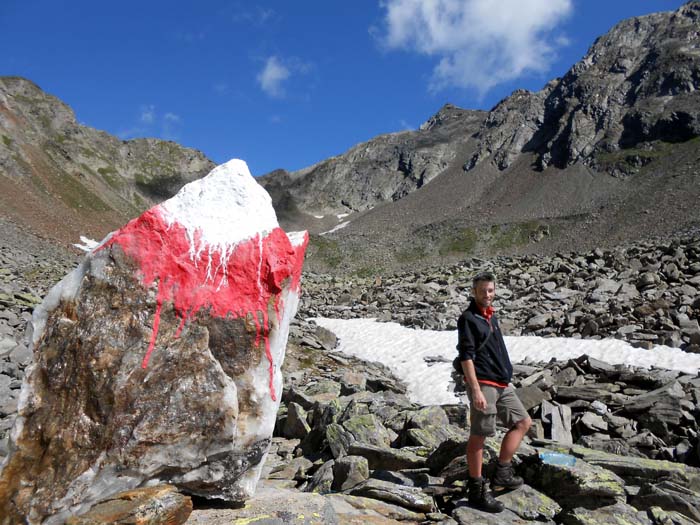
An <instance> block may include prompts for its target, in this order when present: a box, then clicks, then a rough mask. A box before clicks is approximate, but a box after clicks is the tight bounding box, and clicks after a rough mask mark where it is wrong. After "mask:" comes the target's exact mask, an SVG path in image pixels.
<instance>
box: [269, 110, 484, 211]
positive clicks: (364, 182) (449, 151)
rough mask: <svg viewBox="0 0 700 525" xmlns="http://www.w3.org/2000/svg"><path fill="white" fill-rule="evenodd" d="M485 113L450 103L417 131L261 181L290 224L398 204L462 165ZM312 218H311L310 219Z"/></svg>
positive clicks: (393, 135)
mask: <svg viewBox="0 0 700 525" xmlns="http://www.w3.org/2000/svg"><path fill="white" fill-rule="evenodd" d="M485 115H486V113H485V112H483V111H472V110H465V109H461V108H458V107H456V106H453V105H451V104H446V105H445V106H443V107H442V108H441V109H440V111H438V112H437V113H436V114H435V115H433V116H432V117H431V118H430V119H429V120H428V121H426V122H425V123H424V124H423V125H422V126H421V128H420V129H419V130H417V131H403V132H398V133H390V134H386V135H380V136H379V137H376V138H374V139H371V140H369V141H367V142H363V143H361V144H358V145H357V146H355V147H353V148H351V149H350V150H348V151H347V152H346V153H344V154H342V155H338V156H336V157H332V158H330V159H326V160H324V161H322V162H319V163H318V164H315V165H313V166H310V167H308V168H305V169H303V170H299V171H295V172H291V173H290V172H287V171H285V170H277V171H274V172H272V173H269V174H266V175H264V176H262V177H261V178H260V183H261V184H262V185H263V186H264V187H265V189H267V190H268V192H269V193H270V194H271V196H272V198H273V202H275V205H276V209H277V210H278V213H280V214H281V215H282V218H285V219H287V220H294V219H297V220H299V218H300V217H298V215H299V213H300V212H303V213H304V214H306V215H316V216H318V215H319V214H320V215H324V214H338V213H348V212H356V211H364V210H368V209H371V208H373V207H374V206H376V205H378V204H380V203H383V202H393V201H397V200H399V199H401V198H403V197H405V196H406V195H408V194H409V193H411V192H413V191H415V190H417V189H419V188H421V187H423V186H424V185H425V184H427V183H428V182H430V181H431V180H433V179H434V178H435V177H436V176H437V175H439V174H440V173H442V172H443V171H444V170H445V169H446V168H447V167H448V166H449V165H451V164H453V163H455V162H460V161H461V159H462V157H463V155H464V151H465V148H468V147H469V145H470V143H471V141H472V139H471V136H472V135H473V134H474V133H475V132H476V131H477V130H478V129H479V126H480V125H481V123H482V121H483V119H484V117H485ZM307 220H308V219H307Z"/></svg>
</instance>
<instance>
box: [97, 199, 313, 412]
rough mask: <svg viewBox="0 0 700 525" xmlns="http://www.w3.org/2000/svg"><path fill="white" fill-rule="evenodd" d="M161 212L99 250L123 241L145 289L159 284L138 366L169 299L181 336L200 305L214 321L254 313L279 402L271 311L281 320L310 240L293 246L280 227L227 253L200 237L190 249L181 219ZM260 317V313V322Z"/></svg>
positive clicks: (296, 288)
mask: <svg viewBox="0 0 700 525" xmlns="http://www.w3.org/2000/svg"><path fill="white" fill-rule="evenodd" d="M162 214H163V211H162V210H161V209H160V207H159V206H156V207H154V208H151V209H150V210H148V211H147V212H145V213H144V214H143V215H141V216H140V217H139V218H137V219H134V220H133V221H131V222H129V223H128V224H127V225H126V226H125V227H124V228H122V229H121V230H119V231H118V232H117V233H115V234H114V235H113V236H112V237H111V238H110V239H109V241H108V242H107V243H105V245H104V246H102V247H101V248H105V247H108V246H112V245H114V244H118V245H119V246H121V248H122V249H123V250H124V252H125V253H126V254H127V255H129V256H130V257H132V258H133V259H134V260H135V261H136V262H137V264H138V266H139V268H140V271H141V279H142V283H143V284H144V285H145V286H151V285H153V284H154V283H156V282H157V283H158V284H157V286H158V294H157V299H156V312H155V317H154V320H153V333H152V336H151V340H150V343H149V346H148V350H147V351H146V354H145V356H144V358H143V362H142V365H141V366H142V367H143V368H146V367H147V366H148V362H149V359H150V357H151V353H152V352H153V349H154V347H155V344H156V339H157V337H158V327H159V324H160V313H161V308H162V305H163V303H164V302H166V301H167V302H172V304H173V307H174V309H175V311H176V313H177V315H179V316H180V318H181V322H180V326H179V327H178V330H177V333H176V336H178V335H179V334H180V331H181V330H182V328H183V326H184V323H185V322H186V320H187V319H188V318H190V317H192V316H194V315H195V314H196V313H197V311H198V310H199V309H200V308H203V307H207V308H209V310H210V313H211V315H214V316H217V317H226V316H227V315H232V316H234V317H246V316H247V315H248V314H252V316H253V319H254V322H255V325H256V328H257V333H256V343H255V344H256V346H257V345H259V343H260V339H262V340H263V341H264V344H265V355H266V357H267V360H268V364H269V375H270V396H271V397H272V399H273V400H275V399H276V393H275V391H274V385H273V378H274V363H273V357H272V354H271V352H270V341H269V331H270V326H269V315H268V308H269V307H270V306H272V307H273V308H274V311H275V312H276V315H277V317H278V321H279V306H280V305H279V302H280V292H281V291H282V286H283V284H284V281H285V280H286V279H289V278H291V287H292V289H293V290H294V291H296V292H298V291H299V283H300V279H301V269H302V265H303V262H304V252H305V250H306V244H307V243H308V235H306V236H305V238H304V241H303V243H302V244H301V245H299V246H293V245H292V244H291V243H290V241H289V238H288V237H287V234H286V233H285V232H284V231H283V230H282V229H281V228H275V229H274V230H272V232H270V233H269V234H268V235H267V236H265V237H263V238H262V242H261V239H260V234H258V235H256V236H255V237H253V238H250V239H247V240H245V241H242V242H240V243H238V244H237V245H235V247H234V248H233V249H232V250H231V248H229V250H228V252H226V253H224V252H223V251H222V249H221V247H217V246H211V245H207V244H206V243H205V242H203V240H202V238H201V236H200V235H198V232H195V238H194V246H192V245H191V244H190V240H188V236H187V231H186V229H185V228H184V227H183V226H182V225H180V224H179V223H177V222H174V223H172V224H170V225H169V224H167V222H166V221H165V220H164V219H163V215H162ZM271 301H272V304H270V302H271ZM258 315H262V323H261V321H260V319H259V317H258Z"/></svg>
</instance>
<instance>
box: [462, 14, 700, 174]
mask: <svg viewBox="0 0 700 525" xmlns="http://www.w3.org/2000/svg"><path fill="white" fill-rule="evenodd" d="M699 21H700V2H689V3H688V4H686V5H684V6H683V7H681V8H680V9H679V10H678V11H676V12H673V13H655V14H651V15H647V16H642V17H637V18H632V19H629V20H625V21H623V22H621V23H619V24H617V25H616V26H615V27H614V28H613V29H612V30H610V32H608V33H607V34H606V35H604V36H603V37H601V38H599V39H598V40H596V42H595V43H594V44H593V46H592V47H591V49H590V50H589V51H588V53H587V54H586V56H585V57H584V58H583V59H582V60H581V61H580V62H578V63H577V64H576V65H574V67H572V68H571V69H570V70H569V71H568V73H567V74H566V75H565V76H564V77H563V78H561V79H557V80H555V81H552V82H551V83H550V84H548V85H547V86H546V87H545V89H543V90H542V91H540V92H538V93H529V92H523V91H518V92H515V93H514V94H513V95H511V96H510V97H508V98H507V99H506V100H504V101H503V102H502V103H500V104H499V105H498V106H496V107H495V108H494V109H493V110H492V111H491V113H489V117H488V118H487V119H486V121H485V122H484V124H483V126H482V129H481V130H480V132H479V136H480V147H479V150H478V151H477V152H476V153H475V155H474V157H473V158H472V159H471V161H470V162H469V163H468V164H467V168H472V167H473V166H475V165H476V164H477V163H479V162H480V161H482V160H484V159H486V158H489V157H492V156H493V157H492V160H493V161H494V162H495V163H496V165H497V166H498V167H499V168H500V169H504V168H506V167H508V166H510V165H511V164H512V163H513V161H514V159H515V158H516V157H517V156H518V155H519V154H520V153H521V152H528V151H531V152H535V154H536V155H537V161H536V162H537V165H538V166H539V168H540V169H544V168H546V167H547V166H549V165H554V166H556V167H558V168H565V167H566V166H569V165H571V164H574V163H577V162H583V163H585V164H587V165H589V166H592V167H595V168H599V169H603V170H606V171H610V172H612V173H613V174H629V173H632V172H635V171H638V169H639V168H640V167H641V166H643V165H644V164H646V163H648V162H650V161H651V160H653V159H654V158H655V157H657V156H658V155H659V152H658V151H657V150H658V148H656V149H655V148H654V147H653V145H652V144H650V143H651V142H653V141H658V140H662V141H665V142H683V141H686V140H689V139H691V138H693V137H697V136H698V135H700V94H699V92H698V89H700V58H699V57H700V55H698V51H697V49H698V34H697V27H698V22H699ZM504 109H505V110H509V112H508V113H506V115H508V118H505V117H504ZM625 149H626V150H628V151H627V152H626V153H625V152H624V150H625Z"/></svg>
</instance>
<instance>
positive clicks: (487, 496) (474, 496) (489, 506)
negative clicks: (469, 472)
mask: <svg viewBox="0 0 700 525" xmlns="http://www.w3.org/2000/svg"><path fill="white" fill-rule="evenodd" d="M467 493H468V496H469V505H471V506H472V507H474V508H475V509H479V510H483V511H484V512H501V511H502V510H503V508H504V506H503V503H501V502H500V501H497V500H496V499H494V497H493V496H492V495H491V492H490V491H489V490H488V488H487V486H486V480H485V479H484V478H481V477H479V478H469V480H468V481H467Z"/></svg>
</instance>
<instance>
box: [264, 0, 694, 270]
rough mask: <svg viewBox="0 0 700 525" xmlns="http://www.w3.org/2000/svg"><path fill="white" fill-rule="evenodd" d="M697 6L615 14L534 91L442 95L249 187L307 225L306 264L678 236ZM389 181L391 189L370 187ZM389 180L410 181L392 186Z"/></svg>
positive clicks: (402, 264)
mask: <svg viewBox="0 0 700 525" xmlns="http://www.w3.org/2000/svg"><path fill="white" fill-rule="evenodd" d="M699 16H700V2H698V1H691V2H688V3H687V4H686V5H684V6H682V7H681V8H680V9H678V10H677V11H675V12H665V13H656V14H652V15H647V16H642V17H637V18H632V19H629V20H625V21H623V22H621V23H619V24H618V25H616V26H615V27H614V28H612V29H611V30H610V32H608V33H607V34H606V35H604V36H602V37H601V38H599V39H598V40H597V41H596V42H595V43H594V44H593V45H592V46H591V48H590V50H589V52H588V53H587V54H586V56H585V57H583V59H582V60H581V61H579V62H578V63H577V64H575V65H574V66H573V67H572V68H571V69H570V71H569V72H568V73H567V74H566V75H565V76H564V77H562V78H560V79H555V80H552V81H551V82H549V83H548V84H547V85H546V86H545V87H544V88H543V89H542V90H541V91H539V92H535V93H532V92H529V91H525V90H518V91H515V92H514V93H513V94H512V95H511V96H509V97H507V98H505V99H504V100H502V101H501V102H500V103H499V104H497V105H496V106H495V107H494V108H493V109H492V110H491V111H490V112H488V113H483V112H482V113H477V112H468V111H465V110H460V109H459V108H456V107H454V106H449V105H448V106H446V107H445V108H443V109H442V110H441V111H440V112H439V113H438V114H437V115H436V116H435V117H433V118H432V119H430V120H429V121H428V123H426V125H424V126H423V127H422V128H421V129H420V130H418V131H415V132H412V133H409V134H406V133H403V134H399V135H396V136H393V137H392V136H390V138H391V140H393V142H391V141H389V140H388V139H387V138H382V137H380V138H377V139H374V140H372V141H369V142H366V143H363V144H360V145H358V146H356V147H355V148H353V149H352V150H351V151H349V152H348V153H346V154H344V155H340V156H338V157H335V158H334V159H331V160H329V161H325V162H323V163H320V164H317V165H316V166H314V167H312V168H309V169H307V170H303V171H301V172H296V173H292V174H287V175H286V176H283V175H284V174H283V173H282V172H279V173H276V174H270V175H268V176H266V177H264V178H263V180H262V183H263V184H264V185H265V186H266V187H267V188H268V189H269V190H270V192H271V194H272V196H273V200H274V201H275V202H276V203H279V204H280V206H279V207H280V208H283V209H285V210H290V214H289V215H285V214H281V220H282V222H283V223H285V221H287V220H289V219H291V218H293V220H291V221H290V222H289V224H292V225H293V227H295V228H307V229H309V231H310V232H311V233H312V234H317V235H318V236H317V237H312V243H311V249H310V257H309V259H308V264H309V265H310V266H311V267H313V268H314V269H318V270H319V271H336V272H347V271H351V272H358V273H360V274H362V273H372V272H381V271H383V270H384V269H390V270H391V269H396V268H409V267H413V266H415V265H425V264H431V263H434V264H440V263H442V262H448V261H454V260H457V259H459V258H460V257H464V256H465V255H484V256H492V255H497V254H515V253H549V254H553V253H556V252H557V251H570V250H573V249H579V248H583V247H585V248H590V249H593V248H595V247H597V246H600V247H613V246H614V245H616V244H617V243H620V242H624V241H625V240H633V239H644V238H648V237H650V236H664V235H671V234H674V233H678V232H681V231H687V230H688V229H692V228H694V227H697V226H698V225H699V224H700V216H699V215H698V213H697V206H696V205H695V203H696V202H697V200H698V198H700V191H699V188H700V184H698V180H697V173H698V167H699V166H700V157H698V154H697V144H698V142H697V141H698V140H700V139H699V138H698V137H699V136H700V124H699V123H700V37H699V36H698V33H697V31H696V27H697V24H698V17H699ZM446 123H449V124H446ZM445 125H447V129H448V130H449V132H441V131H440V130H441V129H442V128H443V126H445ZM441 133H442V134H441ZM419 137H420V141H421V144H427V145H429V144H430V143H431V142H433V141H435V142H439V143H440V144H442V146H441V147H436V148H435V149H432V150H431V149H422V150H421V156H422V157H423V158H433V159H434V161H433V162H432V164H431V167H432V169H431V171H430V173H431V175H430V181H429V182H427V183H423V184H422V185H419V184H415V183H412V184H410V185H408V186H407V185H406V179H404V178H402V175H401V173H402V172H401V171H400V170H399V167H400V166H401V164H402V159H403V158H405V155H404V156H403V157H402V150H401V148H399V147H396V146H395V143H396V142H397V141H399V140H404V141H408V140H409V139H410V140H413V139H414V138H415V139H418V138H419ZM441 140H442V141H445V140H446V141H447V142H440V141H441ZM406 143H408V142H406ZM414 147H415V146H414ZM441 148H443V149H441ZM444 148H447V149H444ZM431 151H432V152H431ZM358 152H362V154H363V156H362V158H361V159H359V158H358ZM341 167H342V169H341ZM368 173H371V174H372V176H371V177H369V176H368V175H367V174H368ZM339 175H344V176H343V177H340V176H339ZM285 177H286V178H285ZM358 180H363V181H364V183H363V185H362V191H359V190H358V188H357V185H356V182H357V181H358ZM391 180H393V181H394V182H393V183H391V184H392V185H391V186H390V188H392V191H384V189H386V187H385V186H382V185H381V184H383V182H381V183H379V185H377V186H372V181H391ZM397 181H400V183H401V184H403V186H401V188H403V189H406V188H412V189H413V191H410V192H408V193H406V192H404V191H399V192H396V191H394V188H398V187H399V182H397ZM273 188H274V190H273ZM380 190H381V191H380ZM358 191H359V193H358ZM399 197H400V198H399ZM343 203H344V204H343ZM330 212H332V213H333V215H328V214H329V213H330ZM321 215H324V217H323V218H320V219H319V218H318V217H320V216H321ZM341 261H342V262H341Z"/></svg>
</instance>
